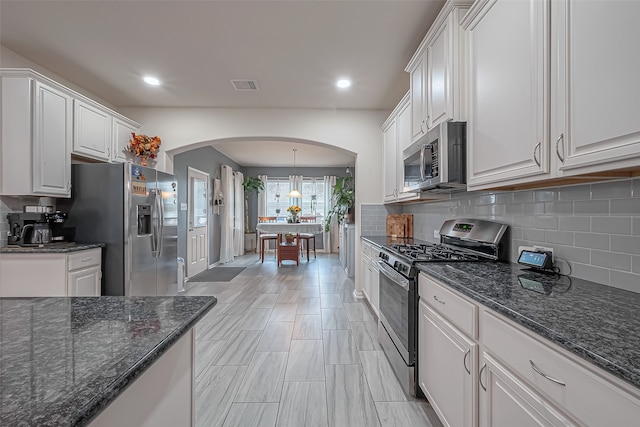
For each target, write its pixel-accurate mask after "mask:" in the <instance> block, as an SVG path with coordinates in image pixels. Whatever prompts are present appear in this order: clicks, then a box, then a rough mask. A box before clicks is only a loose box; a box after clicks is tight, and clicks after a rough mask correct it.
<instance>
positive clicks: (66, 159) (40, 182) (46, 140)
mask: <svg viewBox="0 0 640 427" xmlns="http://www.w3.org/2000/svg"><path fill="white" fill-rule="evenodd" d="M35 94H36V98H35V102H34V111H33V122H34V123H33V145H32V149H33V193H34V194H39V195H40V194H41V195H57V196H70V192H71V158H70V156H69V148H70V146H71V138H72V135H71V114H72V113H71V102H72V101H71V100H72V98H71V96H70V95H69V94H68V93H67V92H66V91H65V90H64V89H63V88H58V87H56V86H55V85H49V84H46V83H42V82H39V81H36V82H35Z"/></svg>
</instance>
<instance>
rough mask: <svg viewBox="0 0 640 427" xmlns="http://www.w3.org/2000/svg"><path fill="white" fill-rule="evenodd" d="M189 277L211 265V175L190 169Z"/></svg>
mask: <svg viewBox="0 0 640 427" xmlns="http://www.w3.org/2000/svg"><path fill="white" fill-rule="evenodd" d="M188 191H189V193H188V199H189V200H188V205H189V210H188V216H189V221H188V225H187V226H188V228H187V263H186V264H187V276H188V277H193V276H195V275H196V274H198V273H201V272H203V271H204V270H206V269H207V266H208V263H209V203H208V200H209V174H207V173H204V172H202V171H199V170H197V169H193V168H189V190H188Z"/></svg>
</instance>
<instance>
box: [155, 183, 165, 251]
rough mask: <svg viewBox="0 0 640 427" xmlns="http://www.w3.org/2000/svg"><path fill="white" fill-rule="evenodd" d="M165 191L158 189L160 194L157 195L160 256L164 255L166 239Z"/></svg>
mask: <svg viewBox="0 0 640 427" xmlns="http://www.w3.org/2000/svg"><path fill="white" fill-rule="evenodd" d="M162 196H163V193H162V190H158V194H157V195H156V200H157V201H158V213H159V215H158V231H159V232H158V244H157V246H156V250H157V255H156V256H158V257H160V256H161V255H162V240H164V201H163V197H162Z"/></svg>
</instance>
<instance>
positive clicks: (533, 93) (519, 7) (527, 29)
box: [465, 0, 549, 189]
mask: <svg viewBox="0 0 640 427" xmlns="http://www.w3.org/2000/svg"><path fill="white" fill-rule="evenodd" d="M480 3H481V4H478V5H474V8H473V9H472V10H471V11H470V12H469V14H468V15H467V17H466V18H465V21H466V23H467V24H466V29H467V31H468V48H469V117H468V127H467V129H468V130H467V159H468V160H467V162H468V178H467V183H468V185H469V189H472V188H473V189H475V188H477V187H480V186H491V185H495V184H497V183H502V182H505V181H509V180H515V179H519V178H523V177H527V178H528V179H529V180H531V177H536V176H538V175H541V174H542V175H543V174H548V173H549V152H548V146H549V143H548V121H547V119H546V115H545V111H546V108H547V107H546V105H547V103H548V99H547V93H548V84H549V78H548V76H549V72H548V63H547V61H548V57H549V52H548V48H547V43H546V41H547V37H546V36H545V35H546V34H547V33H548V25H549V11H548V7H547V6H548V2H546V1H539V0H527V1H509V0H488V1H481V2H480Z"/></svg>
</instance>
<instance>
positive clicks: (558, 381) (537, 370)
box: [529, 360, 566, 387]
mask: <svg viewBox="0 0 640 427" xmlns="http://www.w3.org/2000/svg"><path fill="white" fill-rule="evenodd" d="M529 363H530V364H531V368H533V370H534V371H536V373H538V374H540V375H541V376H542V377H544V378H546V379H548V380H549V381H551V382H554V383H556V384H560V385H561V386H563V387H565V386H566V384H565V383H564V382H562V381H560V380H557V379H555V378H553V377H550V376H549V375H547V374H545V373H544V372H542V371H541V370H540V369H538V367H537V366H536V365H535V364H534V363H533V360H529Z"/></svg>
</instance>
